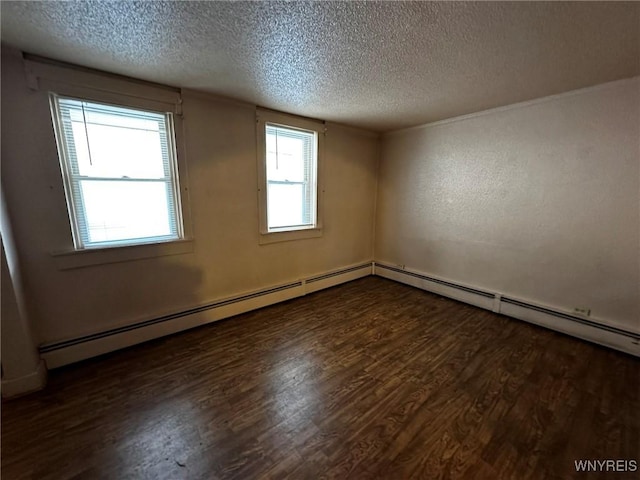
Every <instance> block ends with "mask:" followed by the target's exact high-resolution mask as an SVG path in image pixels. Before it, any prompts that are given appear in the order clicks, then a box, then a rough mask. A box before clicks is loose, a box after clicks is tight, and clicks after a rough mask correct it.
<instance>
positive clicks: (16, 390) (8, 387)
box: [0, 360, 47, 398]
mask: <svg viewBox="0 0 640 480" xmlns="http://www.w3.org/2000/svg"><path fill="white" fill-rule="evenodd" d="M46 383H47V366H46V365H45V363H44V361H43V360H40V362H39V363H38V366H37V367H36V369H35V370H34V371H33V372H31V373H30V374H28V375H25V376H23V377H19V378H10V379H3V380H2V385H1V387H0V388H1V389H2V398H12V397H18V396H20V395H26V394H27V393H31V392H35V391H37V390H41V389H42V388H44V386H45V385H46Z"/></svg>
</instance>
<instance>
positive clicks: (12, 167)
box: [2, 55, 379, 342]
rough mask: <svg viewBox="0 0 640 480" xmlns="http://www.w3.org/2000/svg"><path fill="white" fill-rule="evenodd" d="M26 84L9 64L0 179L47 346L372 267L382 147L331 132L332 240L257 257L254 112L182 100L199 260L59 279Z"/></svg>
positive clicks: (50, 192)
mask: <svg viewBox="0 0 640 480" xmlns="http://www.w3.org/2000/svg"><path fill="white" fill-rule="evenodd" d="M25 82H26V81H25V75H24V72H23V67H22V64H21V60H20V58H19V57H13V56H10V55H3V65H2V118H3V123H2V178H3V184H4V186H5V187H6V188H5V190H6V196H7V203H8V206H9V210H10V213H11V214H12V218H13V219H14V224H15V225H14V230H15V234H16V239H17V244H18V248H19V253H20V255H21V259H22V265H23V267H24V280H25V287H26V290H27V291H28V293H29V298H30V299H32V300H33V305H32V307H33V308H32V310H31V311H32V314H33V321H34V329H35V333H36V335H37V337H38V340H39V342H52V341H57V340H62V339H66V338H73V337H76V336H79V335H83V334H89V333H93V332H98V331H102V330H105V329H108V328H112V327H116V326H121V325H126V324H128V323H131V322H133V321H137V320H142V319H145V318H150V317H154V316H156V315H161V314H166V313H169V312H174V311H180V310H181V309H184V308H188V307H193V306H196V305H199V304H202V303H206V302H210V301H213V300H216V299H220V298H224V297H227V296H231V295H234V294H238V293H243V292H247V291H251V290H256V289H260V288H263V287H267V286H271V285H275V284H280V283H285V282H288V281H291V280H295V279H299V278H301V277H305V276H309V275H312V274H315V273H322V272H326V271H329V270H331V269H337V268H340V267H343V266H347V265H352V264H355V263H359V262H363V261H370V260H371V259H372V256H373V247H372V243H371V232H372V230H373V220H374V218H373V217H374V199H375V188H376V168H377V159H378V153H379V140H378V138H377V137H376V136H372V135H370V134H368V133H366V132H361V131H356V130H353V129H350V128H345V127H340V126H337V125H329V127H328V133H327V137H326V142H325V146H326V155H325V157H324V165H323V166H324V167H325V172H326V181H325V189H326V203H325V208H324V231H323V236H322V237H320V238H313V239H308V240H301V241H290V242H283V243H274V244H269V245H259V244H258V240H259V238H258V195H257V180H256V131H255V107H252V106H250V105H241V104H237V103H231V102H228V101H222V100H215V99H212V98H211V97H203V96H198V95H195V94H185V96H184V104H183V112H184V125H185V135H184V136H185V146H186V148H185V153H186V159H187V164H188V165H187V166H188V177H189V182H188V184H189V190H190V198H191V216H192V226H193V236H194V252H193V253H187V254H181V255H171V256H163V257H156V258H147V259H140V260H135V261H129V262H121V263H109V264H104V265H96V266H89V267H84V268H77V269H71V270H59V269H58V268H57V264H56V261H55V258H53V257H52V255H51V252H52V251H56V250H60V248H61V247H62V246H66V247H67V248H69V247H70V246H71V236H70V228H69V224H68V216H67V212H66V205H65V200H64V193H63V187H62V183H61V176H60V168H59V164H58V158H57V152H56V146H55V139H54V136H53V129H52V125H51V118H50V113H49V105H48V99H47V92H46V91H42V90H41V91H32V90H29V89H28V88H27V85H26V83H25ZM9 119H10V120H9Z"/></svg>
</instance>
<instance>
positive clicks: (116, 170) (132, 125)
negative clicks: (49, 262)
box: [51, 95, 182, 249]
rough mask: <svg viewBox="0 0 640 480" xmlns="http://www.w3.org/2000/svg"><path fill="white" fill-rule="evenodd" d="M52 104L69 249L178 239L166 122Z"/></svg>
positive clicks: (136, 113) (124, 111)
mask: <svg viewBox="0 0 640 480" xmlns="http://www.w3.org/2000/svg"><path fill="white" fill-rule="evenodd" d="M51 98H52V108H53V114H54V120H55V122H54V123H55V125H56V135H57V140H58V149H59V153H60V159H61V166H62V171H63V176H64V180H65V189H66V194H67V202H68V204H69V213H70V217H71V224H72V229H73V234H74V242H75V246H76V248H78V249H82V248H87V247H100V246H117V245H129V244H139V243H152V242H160V241H167V240H173V239H178V238H181V236H182V225H181V220H180V219H181V215H180V202H179V197H178V190H177V185H178V182H177V168H176V159H175V148H174V134H173V122H172V117H171V114H170V113H159V112H149V111H144V110H137V109H132V108H123V107H119V106H113V105H106V104H100V103H93V102H87V101H83V100H78V99H72V98H64V97H60V96H57V95H52V97H51Z"/></svg>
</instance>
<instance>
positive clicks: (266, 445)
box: [1, 277, 640, 480]
mask: <svg viewBox="0 0 640 480" xmlns="http://www.w3.org/2000/svg"><path fill="white" fill-rule="evenodd" d="M639 379H640V361H639V360H638V359H636V358H634V357H631V356H628V355H624V354H621V353H617V352H614V351H611V350H608V349H605V348H601V347H598V346H595V345H592V344H589V343H586V342H583V341H580V340H576V339H573V338H570V337H568V336H564V335H561V334H557V333H554V332H551V331H549V330H545V329H543V328H539V327H535V326H532V325H529V324H527V323H523V322H519V321H517V320H512V319H508V318H506V317H503V316H500V315H496V314H493V313H491V312H487V311H484V310H481V309H477V308H474V307H471V306H468V305H465V304H462V303H457V302H455V301H452V300H448V299H444V298H441V297H438V296H435V295H432V294H429V293H426V292H423V291H420V290H417V289H414V288H411V287H407V286H404V285H400V284H397V283H394V282H391V281H388V280H384V279H381V278H378V277H368V278H365V279H361V280H358V281H355V282H351V283H348V284H345V285H342V286H339V287H335V288H332V289H329V290H325V291H322V292H318V293H316V294H313V295H310V296H307V297H304V298H300V299H296V300H292V301H289V302H286V303H283V304H279V305H275V306H272V307H268V308H265V309H262V310H259V311H255V312H251V313H249V314H245V315H241V316H238V317H235V318H233V319H229V320H226V321H222V322H217V323H215V324H212V325H209V326H206V327H202V328H198V329H195V330H191V331H188V332H184V333H181V334H178V335H174V336H171V337H167V338H164V339H160V340H156V341H153V342H149V343H146V344H144V345H139V346H136V347H134V348H130V349H127V350H123V351H120V352H115V353H113V354H110V355H106V356H103V357H100V358H97V359H93V360H89V361H86V362H83V363H80V364H76V365H72V366H69V367H65V368H61V369H58V370H56V371H52V372H50V378H49V385H48V387H47V388H46V390H44V391H42V392H39V393H36V394H32V395H30V396H26V397H23V398H19V399H16V400H12V401H8V402H4V403H3V405H2V450H1V452H2V479H3V480H12V479H23V478H29V479H31V478H33V479H66V478H73V479H100V478H105V479H106V478H108V479H183V478H184V479H187V478H188V479H216V478H237V479H243V480H244V479H258V478H269V479H270V478H292V479H304V478H309V479H317V478H327V479H333V478H338V479H342V478H355V479H366V478H380V479H404V478H428V479H432V478H433V479H435V478H471V479H478V478H479V479H482V478H487V479H501V478H514V479H553V478H616V479H623V478H638V477H636V475H637V474H638V472H634V473H609V474H606V473H605V474H602V473H590V474H589V473H576V470H575V465H574V461H575V460H579V459H601V460H604V459H626V460H631V459H633V460H636V461H639V460H640V451H639V450H640V444H639V437H640V414H639V412H640V390H639V384H638V382H639ZM607 475H609V477H607Z"/></svg>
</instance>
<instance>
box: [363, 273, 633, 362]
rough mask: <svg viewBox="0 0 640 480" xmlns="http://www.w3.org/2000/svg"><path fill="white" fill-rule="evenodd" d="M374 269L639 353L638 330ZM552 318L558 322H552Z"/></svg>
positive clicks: (426, 278)
mask: <svg viewBox="0 0 640 480" xmlns="http://www.w3.org/2000/svg"><path fill="white" fill-rule="evenodd" d="M374 272H375V274H376V275H379V276H382V277H385V278H390V279H392V280H396V281H400V282H403V283H407V284H409V285H413V286H415V287H417V288H421V289H423V290H426V291H430V292H433V293H436V294H439V295H443V296H449V297H451V298H454V299H456V300H461V301H464V302H467V303H471V304H473V305H476V306H480V307H481V308H486V309H488V310H492V311H494V312H496V313H501V314H503V315H506V316H509V317H513V318H517V319H519V320H524V321H527V322H530V323H534V324H537V325H540V326H543V327H546V328H549V329H552V330H556V331H559V332H561V333H565V334H568V335H571V336H575V337H578V338H581V339H583V340H588V341H592V342H595V343H598V344H600V345H604V346H607V347H610V348H614V349H616V350H620V351H623V352H626V353H630V354H632V355H636V356H640V333H638V332H634V331H631V330H626V329H624V328H620V327H616V326H612V325H608V324H606V323H603V322H598V321H595V320H591V319H588V318H583V317H579V316H576V315H571V314H569V313H566V312H561V311H558V310H555V309H553V308H549V307H545V306H540V305H535V304H532V303H529V302H525V301H522V300H518V299H516V298H512V297H509V296H503V295H500V294H498V293H492V292H488V291H485V290H481V289H478V288H473V287H470V286H466V285H459V284H456V283H454V282H451V281H448V280H442V279H439V278H435V277H432V276H430V275H426V274H422V273H418V272H416V271H408V270H405V269H404V268H400V267H396V266H391V265H385V264H383V263H377V262H374ZM456 292H458V293H456ZM554 319H556V321H558V320H559V321H560V322H557V323H555V324H554V323H553V321H554Z"/></svg>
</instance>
